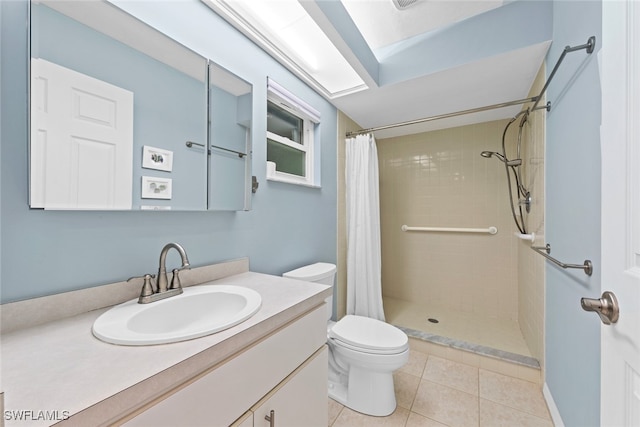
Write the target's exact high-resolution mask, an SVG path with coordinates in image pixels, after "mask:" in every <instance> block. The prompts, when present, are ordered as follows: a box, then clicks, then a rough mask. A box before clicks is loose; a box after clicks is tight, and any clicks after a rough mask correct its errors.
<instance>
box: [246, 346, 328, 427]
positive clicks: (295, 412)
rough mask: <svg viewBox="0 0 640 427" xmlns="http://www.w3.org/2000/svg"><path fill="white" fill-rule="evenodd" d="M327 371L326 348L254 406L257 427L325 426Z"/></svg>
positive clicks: (254, 420) (326, 421) (255, 425)
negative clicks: (272, 418)
mask: <svg viewBox="0 0 640 427" xmlns="http://www.w3.org/2000/svg"><path fill="white" fill-rule="evenodd" d="M327 369H328V350H327V346H326V345H325V346H324V347H323V348H321V349H320V350H318V351H317V352H316V353H315V354H314V355H313V356H312V357H310V358H309V359H307V361H306V362H305V363H303V364H302V365H301V366H300V367H299V368H298V369H296V370H295V371H294V372H293V373H291V375H289V376H288V377H287V378H286V379H285V380H284V381H283V382H281V383H280V384H278V386H277V387H276V388H275V389H273V390H272V391H271V392H270V393H269V394H268V395H266V396H265V397H264V399H262V400H261V401H260V402H258V403H257V404H256V406H254V407H253V409H252V410H253V425H254V427H269V426H270V425H273V426H275V427H288V426H291V427H315V426H318V427H326V426H327V425H328V424H329V420H328V417H329V415H328V410H327V407H328V404H329V401H328V399H329V398H328V392H327ZM271 411H273V413H272V412H271ZM271 417H275V419H274V421H273V423H272V424H270V421H269V420H268V419H267V418H271Z"/></svg>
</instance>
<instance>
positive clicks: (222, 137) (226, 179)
mask: <svg viewBox="0 0 640 427" xmlns="http://www.w3.org/2000/svg"><path fill="white" fill-rule="evenodd" d="M252 111H253V86H252V85H251V84H250V83H248V82H246V81H244V80H242V79H241V78H239V77H238V76H236V75H234V74H232V73H231V72H229V71H228V70H226V69H224V68H222V67H220V66H219V65H217V64H215V63H214V62H211V61H210V62H209V154H210V156H209V193H208V194H209V201H208V206H209V209H210V210H226V211H241V210H249V209H251V118H252Z"/></svg>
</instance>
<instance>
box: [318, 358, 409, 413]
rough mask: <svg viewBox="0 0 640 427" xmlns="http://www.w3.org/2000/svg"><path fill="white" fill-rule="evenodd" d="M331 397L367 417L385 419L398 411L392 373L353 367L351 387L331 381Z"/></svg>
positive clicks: (350, 377) (350, 379)
mask: <svg viewBox="0 0 640 427" xmlns="http://www.w3.org/2000/svg"><path fill="white" fill-rule="evenodd" d="M328 386H329V397H330V398H332V399H333V400H335V401H336V402H338V403H341V404H342V405H344V406H346V407H347V408H350V409H353V410H354V411H357V412H360V413H362V414H365V415H372V416H376V417H385V416H387V415H390V414H392V413H393V411H395V410H396V395H395V390H394V388H393V374H392V373H377V372H371V371H369V370H363V369H357V368H353V367H351V369H350V371H349V386H348V387H347V385H346V384H342V383H340V382H333V381H329V384H328Z"/></svg>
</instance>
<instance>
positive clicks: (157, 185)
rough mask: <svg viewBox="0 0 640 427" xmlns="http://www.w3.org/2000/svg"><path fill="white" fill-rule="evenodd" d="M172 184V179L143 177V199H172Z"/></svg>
mask: <svg viewBox="0 0 640 427" xmlns="http://www.w3.org/2000/svg"><path fill="white" fill-rule="evenodd" d="M171 184H172V180H171V179H170V178H157V177H154V176H143V177H142V192H141V197H142V198H143V199H165V200H170V199H171Z"/></svg>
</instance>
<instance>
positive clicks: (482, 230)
mask: <svg viewBox="0 0 640 427" xmlns="http://www.w3.org/2000/svg"><path fill="white" fill-rule="evenodd" d="M400 228H401V230H402V231H436V232H450V233H489V234H496V233H497V232H498V228H497V227H493V226H492V227H488V228H452V227H409V226H408V225H403V226H402V227H400Z"/></svg>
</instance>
